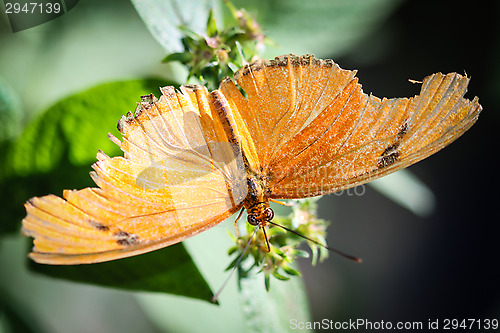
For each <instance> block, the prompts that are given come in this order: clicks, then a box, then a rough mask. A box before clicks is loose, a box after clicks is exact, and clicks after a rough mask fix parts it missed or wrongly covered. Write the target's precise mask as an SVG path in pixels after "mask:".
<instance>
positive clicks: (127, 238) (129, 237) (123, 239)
mask: <svg viewBox="0 0 500 333" xmlns="http://www.w3.org/2000/svg"><path fill="white" fill-rule="evenodd" d="M113 236H115V238H116V239H117V240H116V242H117V243H118V244H120V245H123V246H130V245H134V244H137V243H138V242H139V236H137V235H134V234H131V233H128V232H126V231H123V230H120V231H117V232H115V233H114V234H113Z"/></svg>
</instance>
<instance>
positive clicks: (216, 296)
mask: <svg viewBox="0 0 500 333" xmlns="http://www.w3.org/2000/svg"><path fill="white" fill-rule="evenodd" d="M259 228H260V223H259V224H258V225H257V226H256V227H255V230H254V231H253V233H252V236H251V237H250V238H249V239H248V242H247V245H245V248H244V249H243V252H241V254H240V257H239V258H238V260H237V261H236V263H235V264H234V266H233V269H232V270H231V272H230V273H229V275H228V276H227V278H226V280H225V281H224V283H223V284H222V286H221V287H220V288H219V290H218V291H217V292H216V293H215V295H214V296H213V297H212V299H211V302H212V303H217V299H218V298H219V296H220V293H221V292H222V290H223V289H224V288H225V287H226V284H227V283H228V282H229V279H230V278H231V276H233V273H234V271H235V270H236V268H238V267H239V265H240V262H241V260H243V256H244V255H245V253H246V252H247V250H248V247H249V246H250V243H251V242H252V239H253V237H254V236H255V234H256V233H257V230H259Z"/></svg>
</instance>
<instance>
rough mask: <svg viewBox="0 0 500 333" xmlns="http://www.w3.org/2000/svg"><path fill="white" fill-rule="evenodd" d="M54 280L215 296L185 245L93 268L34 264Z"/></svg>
mask: <svg viewBox="0 0 500 333" xmlns="http://www.w3.org/2000/svg"><path fill="white" fill-rule="evenodd" d="M30 269H31V270H32V271H34V272H37V273H41V274H44V275H48V276H50V277H56V278H62V279H66V280H71V281H76V282H83V283H89V284H95V285H99V286H107V287H113V288H120V289H126V290H134V291H154V292H164V293H168V294H175V295H182V296H187V297H191V298H198V299H202V300H206V301H210V299H211V298H212V296H213V293H212V291H211V290H210V287H209V286H208V284H207V282H206V281H205V280H204V279H203V277H202V275H201V273H200V272H199V270H198V268H197V267H196V265H194V264H193V262H192V259H191V257H190V256H189V254H188V252H187V251H186V249H185V248H184V246H183V245H182V244H176V245H172V246H169V247H167V248H165V249H162V250H157V251H153V252H150V253H147V254H143V255H139V256H134V257H130V258H125V259H120V260H114V261H109V262H104V263H99V264H92V265H75V266H53V265H40V264H36V263H34V262H32V261H30Z"/></svg>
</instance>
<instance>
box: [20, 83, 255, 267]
mask: <svg viewBox="0 0 500 333" xmlns="http://www.w3.org/2000/svg"><path fill="white" fill-rule="evenodd" d="M162 93H163V94H162V96H161V98H160V99H159V100H157V99H156V98H154V96H152V95H151V96H144V97H143V100H142V101H141V103H140V104H139V105H138V109H137V110H136V115H135V116H134V115H133V114H132V113H129V114H128V115H127V117H123V118H122V119H121V120H120V122H119V124H118V128H119V130H120V132H121V133H122V134H123V141H122V142H120V141H119V140H118V139H117V138H114V137H112V136H110V138H111V139H112V140H113V141H114V142H115V143H117V144H118V145H119V146H120V148H121V149H122V150H123V151H124V157H113V158H110V157H108V156H106V155H105V154H104V153H102V152H99V153H98V154H97V158H98V162H97V163H95V164H94V165H93V166H92V167H93V169H94V171H93V172H92V173H91V177H92V179H93V180H94V182H95V183H96V185H97V186H98V187H96V188H85V189H83V190H79V191H76V190H73V191H70V190H66V191H64V194H63V197H64V199H63V198H60V197H57V196H54V195H48V196H44V197H41V198H38V197H35V198H32V199H30V200H29V201H28V202H27V203H26V205H25V206H26V210H27V216H26V217H25V219H24V220H23V227H22V231H23V233H24V234H26V235H29V236H32V237H34V247H33V251H32V253H31V254H30V257H31V258H32V259H34V260H35V261H37V262H39V263H47V264H83V263H95V262H101V261H107V260H113V259H118V258H122V257H128V256H132V255H136V254H140V253H144V252H149V251H152V250H155V249H158V248H162V247H165V246H168V245H171V244H174V243H177V242H180V241H182V240H183V239H185V238H187V237H190V236H192V235H194V234H197V233H199V232H201V231H203V230H205V229H207V228H210V227H212V226H214V225H215V224H217V223H219V222H221V221H223V220H224V219H225V218H227V217H229V216H230V215H231V214H233V213H234V212H235V211H237V210H238V209H239V208H240V207H241V203H242V201H243V199H244V198H245V196H246V186H241V185H240V184H241V182H240V179H241V178H242V176H243V175H242V174H240V173H241V172H244V171H242V167H241V166H242V163H243V162H242V159H241V156H235V154H234V151H233V150H232V149H231V145H230V144H229V143H228V140H227V137H226V136H225V134H224V131H223V129H222V126H221V124H220V123H219V121H218V118H217V117H214V114H213V113H214V110H213V107H212V104H213V103H212V101H211V99H210V95H209V94H208V92H207V91H206V89H205V88H204V87H201V86H189V87H181V92H178V93H176V92H175V91H174V89H173V87H166V88H163V89H162ZM243 170H244V168H243Z"/></svg>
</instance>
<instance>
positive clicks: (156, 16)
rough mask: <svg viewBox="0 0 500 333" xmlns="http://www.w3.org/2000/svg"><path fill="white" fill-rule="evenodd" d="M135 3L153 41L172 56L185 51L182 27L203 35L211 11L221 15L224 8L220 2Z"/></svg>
mask: <svg viewBox="0 0 500 333" xmlns="http://www.w3.org/2000/svg"><path fill="white" fill-rule="evenodd" d="M131 1H132V4H133V5H134V7H135V9H136V10H137V12H138V13H139V16H140V17H141V18H142V20H143V21H144V23H145V24H146V26H147V27H148V29H149V31H150V32H151V34H152V35H153V37H154V38H155V39H156V40H157V41H158V43H160V45H161V46H163V48H164V49H165V50H166V51H167V52H169V53H171V52H182V51H183V50H184V47H183V45H182V42H181V39H182V37H184V35H183V33H182V32H181V31H180V30H179V26H184V27H187V28H189V29H190V30H192V31H194V32H196V33H197V34H200V35H203V34H205V30H206V28H207V19H208V16H209V12H210V10H214V11H215V12H216V13H217V12H218V11H219V7H220V1H218V0H170V1H164V0H131ZM216 16H217V15H216Z"/></svg>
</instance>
